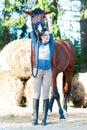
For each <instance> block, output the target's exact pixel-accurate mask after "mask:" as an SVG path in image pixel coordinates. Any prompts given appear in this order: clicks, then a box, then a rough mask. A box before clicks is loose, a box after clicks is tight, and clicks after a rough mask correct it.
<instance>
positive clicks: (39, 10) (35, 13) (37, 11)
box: [32, 8, 43, 15]
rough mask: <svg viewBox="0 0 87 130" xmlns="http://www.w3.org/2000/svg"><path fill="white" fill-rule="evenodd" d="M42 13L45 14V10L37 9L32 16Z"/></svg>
mask: <svg viewBox="0 0 87 130" xmlns="http://www.w3.org/2000/svg"><path fill="white" fill-rule="evenodd" d="M42 13H43V10H42V9H40V8H36V9H34V10H32V14H34V15H38V14H42Z"/></svg>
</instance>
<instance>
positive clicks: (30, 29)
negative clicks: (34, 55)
mask: <svg viewBox="0 0 87 130" xmlns="http://www.w3.org/2000/svg"><path fill="white" fill-rule="evenodd" d="M28 18H29V23H28V26H29V32H32V31H33V28H32V22H31V16H30V15H29V16H28Z"/></svg>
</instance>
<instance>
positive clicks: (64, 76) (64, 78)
mask: <svg viewBox="0 0 87 130" xmlns="http://www.w3.org/2000/svg"><path fill="white" fill-rule="evenodd" d="M65 82H66V75H65V72H63V91H64V87H65ZM66 95H67V98H68V100H69V99H70V98H71V83H70V84H69V87H68V91H67V93H66Z"/></svg>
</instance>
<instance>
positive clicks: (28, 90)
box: [24, 78, 33, 110]
mask: <svg viewBox="0 0 87 130" xmlns="http://www.w3.org/2000/svg"><path fill="white" fill-rule="evenodd" d="M24 94H25V97H26V106H27V107H29V109H30V110H31V109H32V106H33V87H32V78H30V79H29V80H28V81H26V83H25V90H24Z"/></svg>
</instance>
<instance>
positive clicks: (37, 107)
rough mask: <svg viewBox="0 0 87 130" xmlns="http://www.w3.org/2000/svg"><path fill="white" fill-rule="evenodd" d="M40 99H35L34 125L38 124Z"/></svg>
mask: <svg viewBox="0 0 87 130" xmlns="http://www.w3.org/2000/svg"><path fill="white" fill-rule="evenodd" d="M38 109H39V99H33V121H32V125H37V124H38Z"/></svg>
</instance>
